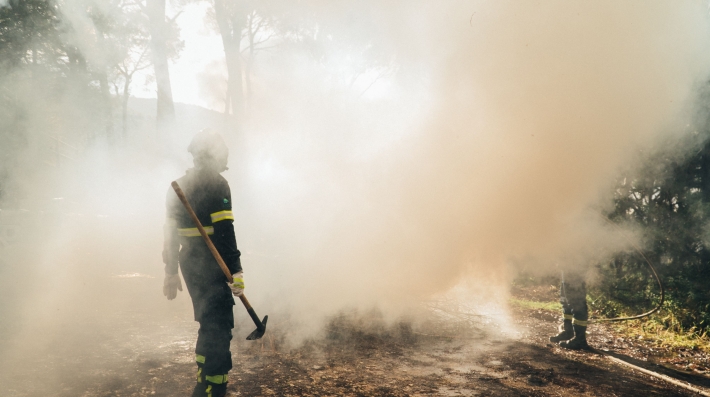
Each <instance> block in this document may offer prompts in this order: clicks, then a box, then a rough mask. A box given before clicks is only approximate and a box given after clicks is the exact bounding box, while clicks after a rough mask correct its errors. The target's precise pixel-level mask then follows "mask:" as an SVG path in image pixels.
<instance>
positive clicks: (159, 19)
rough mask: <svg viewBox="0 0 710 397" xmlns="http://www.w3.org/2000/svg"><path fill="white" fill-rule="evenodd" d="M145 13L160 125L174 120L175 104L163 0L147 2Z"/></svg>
mask: <svg viewBox="0 0 710 397" xmlns="http://www.w3.org/2000/svg"><path fill="white" fill-rule="evenodd" d="M147 13H148V18H149V19H150V44H151V50H152V51H151V52H152V56H153V69H154V71H155V83H156V85H157V87H158V113H157V116H156V117H157V121H158V124H159V125H160V124H161V123H162V122H164V121H170V120H172V119H174V118H175V104H174V103H173V91H172V86H171V85H170V69H169V67H168V55H167V48H166V41H167V28H168V26H167V24H166V22H165V0H147Z"/></svg>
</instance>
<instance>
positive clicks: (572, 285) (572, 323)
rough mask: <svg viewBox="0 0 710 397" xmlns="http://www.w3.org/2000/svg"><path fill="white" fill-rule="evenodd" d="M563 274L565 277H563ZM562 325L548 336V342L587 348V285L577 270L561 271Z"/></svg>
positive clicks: (569, 347)
mask: <svg viewBox="0 0 710 397" xmlns="http://www.w3.org/2000/svg"><path fill="white" fill-rule="evenodd" d="M565 276H567V278H566V279H565ZM560 303H561V304H562V316H563V317H562V326H561V327H560V333H559V334H557V335H555V336H552V337H550V342H553V343H559V344H560V346H561V347H564V348H566V349H572V350H581V349H589V348H590V347H589V345H588V344H587V324H588V322H589V321H588V320H589V314H588V309H587V287H586V285H585V282H584V276H583V275H581V274H579V273H578V272H568V273H567V274H565V272H564V271H563V272H562V280H561V282H560Z"/></svg>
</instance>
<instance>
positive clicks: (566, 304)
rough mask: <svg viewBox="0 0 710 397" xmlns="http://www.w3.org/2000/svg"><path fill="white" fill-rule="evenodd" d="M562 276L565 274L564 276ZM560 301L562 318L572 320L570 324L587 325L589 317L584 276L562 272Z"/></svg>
mask: <svg viewBox="0 0 710 397" xmlns="http://www.w3.org/2000/svg"><path fill="white" fill-rule="evenodd" d="M564 276H567V278H565V277H564ZM560 303H561V304H562V312H563V316H564V320H567V321H572V325H578V326H582V327H586V326H587V320H588V319H589V314H588V308H587V286H586V284H585V283H584V278H582V277H581V276H578V275H574V274H572V275H567V274H563V277H562V282H561V283H560Z"/></svg>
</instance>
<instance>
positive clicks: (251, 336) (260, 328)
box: [247, 315, 269, 340]
mask: <svg viewBox="0 0 710 397" xmlns="http://www.w3.org/2000/svg"><path fill="white" fill-rule="evenodd" d="M268 320H269V316H268V315H266V316H264V319H263V320H261V326H257V327H256V329H255V330H254V332H252V333H251V334H249V336H247V340H257V339H261V337H262V336H264V332H266V321H268Z"/></svg>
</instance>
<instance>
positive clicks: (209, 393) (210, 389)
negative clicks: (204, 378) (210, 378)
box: [205, 385, 212, 397]
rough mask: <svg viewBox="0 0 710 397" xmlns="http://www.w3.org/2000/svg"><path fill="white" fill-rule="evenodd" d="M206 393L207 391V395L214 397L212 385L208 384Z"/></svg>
mask: <svg viewBox="0 0 710 397" xmlns="http://www.w3.org/2000/svg"><path fill="white" fill-rule="evenodd" d="M205 393H207V397H212V385H208V386H207V389H205Z"/></svg>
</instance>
